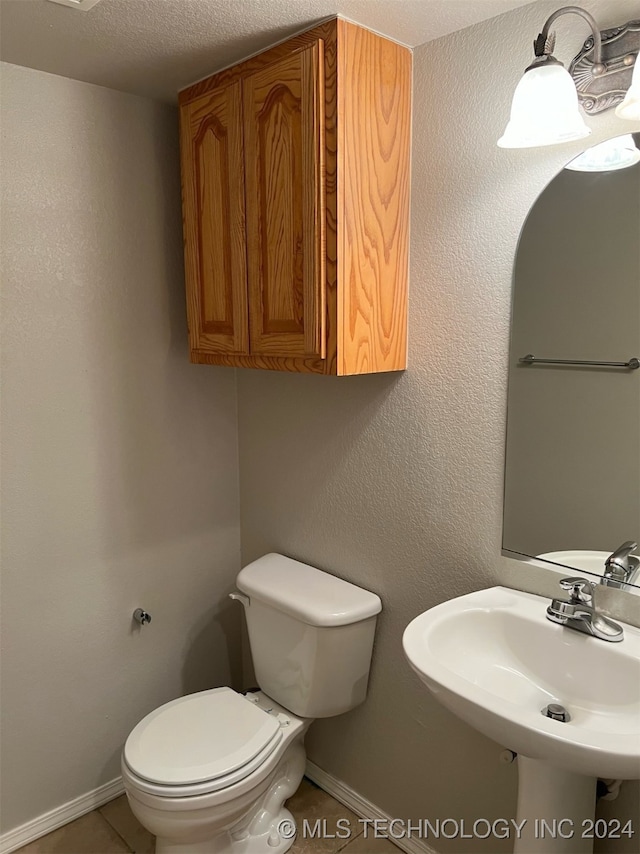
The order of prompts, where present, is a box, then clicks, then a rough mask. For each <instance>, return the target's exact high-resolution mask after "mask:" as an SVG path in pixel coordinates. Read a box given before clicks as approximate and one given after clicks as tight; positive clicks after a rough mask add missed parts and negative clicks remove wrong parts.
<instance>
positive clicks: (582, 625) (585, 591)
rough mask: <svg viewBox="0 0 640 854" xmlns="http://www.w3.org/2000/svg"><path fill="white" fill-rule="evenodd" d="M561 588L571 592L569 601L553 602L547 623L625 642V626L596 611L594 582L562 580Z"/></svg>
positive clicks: (596, 636) (577, 579)
mask: <svg viewBox="0 0 640 854" xmlns="http://www.w3.org/2000/svg"><path fill="white" fill-rule="evenodd" d="M560 587H562V589H563V590H568V591H569V599H552V601H551V604H550V605H549V607H548V608H547V619H548V620H551V622H553V623H559V624H560V625H561V626H566V627H567V628H568V629H575V630H576V631H578V632H583V633H584V634H586V635H592V636H593V637H594V638H599V639H600V640H605V641H612V642H613V643H616V642H617V641H621V640H622V638H623V637H624V632H623V630H622V626H619V625H618V624H617V623H614V621H613V620H610V619H609V618H608V617H605V616H604V614H601V613H600V611H598V609H597V608H596V605H595V601H594V600H595V591H596V588H595V585H594V584H592V583H591V581H587V579H586V578H563V579H562V581H561V582H560Z"/></svg>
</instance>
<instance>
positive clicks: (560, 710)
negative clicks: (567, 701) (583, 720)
mask: <svg viewBox="0 0 640 854" xmlns="http://www.w3.org/2000/svg"><path fill="white" fill-rule="evenodd" d="M542 714H543V715H544V716H545V717H547V718H551V720H554V721H560V722H561V723H563V724H564V723H566V722H567V721H570V720H571V715H570V714H569V712H568V711H567V710H566V709H565V707H564V706H561V705H560V704H559V703H549V705H548V706H545V707H544V709H542Z"/></svg>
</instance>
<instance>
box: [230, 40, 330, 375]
mask: <svg viewBox="0 0 640 854" xmlns="http://www.w3.org/2000/svg"><path fill="white" fill-rule="evenodd" d="M243 87H244V89H243V102H244V134H245V136H244V143H245V169H246V173H245V174H246V204H247V232H248V241H247V260H248V275H249V305H250V311H249V317H250V341H251V343H250V347H251V353H252V354H254V355H258V354H265V355H272V356H273V355H282V356H300V357H303V356H307V357H308V356H316V357H320V358H324V355H325V352H324V348H325V334H324V325H325V317H324V315H325V303H324V293H325V245H324V227H325V223H324V220H325V217H324V122H323V108H324V57H323V42H322V40H320V39H319V40H317V41H315V42H314V43H313V44H311V45H309V46H308V47H305V48H303V49H301V50H298V51H296V52H294V53H292V54H291V55H289V56H286V57H285V58H284V59H281V60H278V61H276V62H274V63H272V64H271V65H268V66H267V67H266V68H264V69H262V70H261V71H258V72H255V73H254V74H252V75H250V76H248V77H247V78H246V79H245V80H244V83H243Z"/></svg>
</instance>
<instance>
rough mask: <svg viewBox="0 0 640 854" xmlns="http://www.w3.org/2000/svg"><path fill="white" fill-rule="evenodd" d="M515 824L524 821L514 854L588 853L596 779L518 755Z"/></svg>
mask: <svg viewBox="0 0 640 854" xmlns="http://www.w3.org/2000/svg"><path fill="white" fill-rule="evenodd" d="M517 761H518V807H517V821H518V824H520V823H521V822H522V821H523V820H524V819H526V824H525V826H524V828H523V830H522V835H521V837H520V839H516V840H515V845H514V849H513V852H514V854H591V852H592V851H593V839H588V838H583V834H588V833H591V834H593V825H589V824H588V823H587V825H586V826H585V825H583V822H584V821H585V820H587V821H588V822H593V820H594V813H595V808H596V778H595V777H585V776H583V775H582V774H574V773H573V772H572V771H563V770H562V769H560V768H555V767H554V766H552V765H549V764H548V763H547V762H543V761H541V760H539V759H529V757H528V756H523V755H522V754H520V753H519V754H518V760H517Z"/></svg>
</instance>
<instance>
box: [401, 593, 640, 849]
mask: <svg viewBox="0 0 640 854" xmlns="http://www.w3.org/2000/svg"><path fill="white" fill-rule="evenodd" d="M548 604H549V602H548V601H547V600H546V599H544V598H543V597H541V596H534V595H533V594H531V593H523V592H521V591H519V590H509V589H507V588H504V587H492V588H491V589H489V590H480V591H478V592H476V593H470V594H468V595H467V596H460V597H459V598H457V599H453V600H451V601H449V602H445V603H443V604H442V605H438V606H436V607H435V608H431V609H430V610H429V611H425V613H424V614H420V616H418V617H416V618H415V620H413V621H412V622H411V623H410V624H409V625H408V626H407V628H406V630H405V633H404V637H403V645H404V651H405V654H406V656H407V658H408V660H409V663H410V664H411V666H412V667H413V669H414V670H415V671H416V673H417V674H418V676H419V677H420V679H421V680H422V681H423V682H424V683H425V684H426V685H427V687H428V688H429V689H430V690H431V691H432V693H433V694H434V695H435V697H436V698H437V699H438V700H439V701H440V702H441V703H442V704H443V705H444V706H446V707H447V708H448V709H450V710H451V711H452V712H454V713H455V714H456V715H457V716H458V717H460V718H462V720H464V721H466V722H467V723H468V724H470V725H471V726H473V727H475V728H476V729H477V730H479V731H480V732H482V733H483V734H484V735H486V736H488V737H489V738H492V739H493V740H494V741H496V742H498V743H499V744H502V745H504V746H505V747H508V748H509V749H510V750H513V751H514V752H516V753H517V754H518V774H519V782H518V807H517V822H518V824H520V823H521V822H522V821H524V820H526V822H525V824H524V827H523V830H522V835H521V837H520V838H519V839H518V838H517V837H516V840H515V847H514V851H515V852H516V854H525V852H526V854H550V852H563V854H569V853H570V852H571V854H588V852H590V851H591V850H592V847H593V833H594V827H593V820H594V808H595V789H596V780H597V778H598V777H604V778H614V779H623V780H627V779H640V629H636V628H634V627H633V626H628V625H625V624H622V625H623V628H624V639H623V641H622V642H620V643H607V642H606V641H603V640H598V639H596V638H593V637H590V636H588V635H585V634H581V633H580V632H577V631H575V630H573V629H570V628H566V627H563V626H560V625H558V624H556V623H552V622H550V621H549V620H547V619H546V616H545V614H546V608H547V605H548ZM550 703H558V704H560V705H562V706H564V708H565V709H566V710H567V711H568V712H569V715H570V720H568V721H566V722H562V721H559V720H552V719H551V718H548V717H546V716H545V715H544V714H543V713H542V710H543V709H544V708H546V706H547V705H548V704H550ZM636 830H637V829H636ZM597 832H599V833H601V832H602V827H601V826H600V827H599V828H598V831H597Z"/></svg>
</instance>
